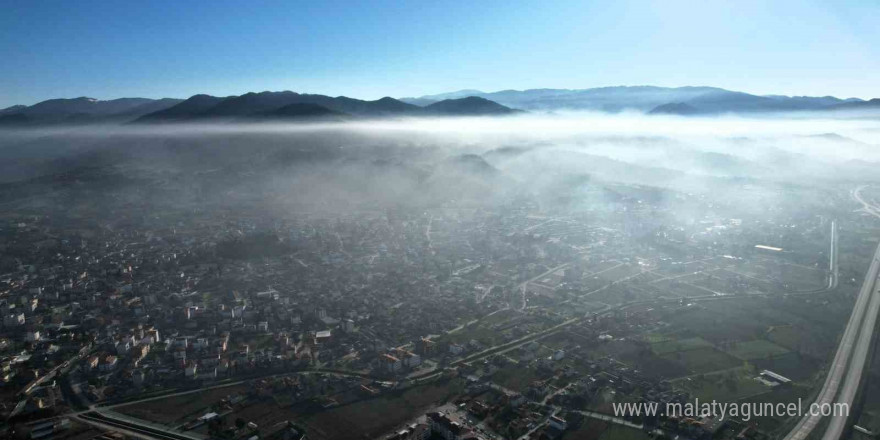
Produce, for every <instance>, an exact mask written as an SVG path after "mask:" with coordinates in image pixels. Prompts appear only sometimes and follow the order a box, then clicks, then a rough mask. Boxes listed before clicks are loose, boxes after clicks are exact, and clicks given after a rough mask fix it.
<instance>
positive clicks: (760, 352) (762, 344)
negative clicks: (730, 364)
mask: <svg viewBox="0 0 880 440" xmlns="http://www.w3.org/2000/svg"><path fill="white" fill-rule="evenodd" d="M727 352H728V353H730V354H731V355H733V356H736V357H737V358H740V359H743V360H747V361H750V360H753V359H767V358H770V357H774V356H780V355H783V354H786V353H788V349H786V348H785V347H781V346H779V345H776V344H774V343H772V342H770V341H767V340H764V339H756V340H754V341H747V342H737V343H736V344H734V345H733V346H731V347H730V348H729V349H728V350H727Z"/></svg>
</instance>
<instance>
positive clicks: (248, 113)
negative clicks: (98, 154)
mask: <svg viewBox="0 0 880 440" xmlns="http://www.w3.org/2000/svg"><path fill="white" fill-rule="evenodd" d="M518 112H520V111H519V110H514V109H511V108H508V107H505V106H503V105H500V104H498V103H496V102H492V101H489V100H487V99H484V98H480V97H462V98H450V99H445V100H439V101H437V102H433V103H431V104H430V105H426V106H417V105H413V104H409V103H406V102H403V101H400V100H397V99H394V98H390V97H385V98H382V99H378V100H375V101H365V100H361V99H354V98H348V97H345V96H339V97H330V96H325V95H314V94H301V93H296V92H291V91H283V92H260V93H253V92H251V93H246V94H244V95H240V96H226V97H218V96H210V95H194V96H192V97H190V98H188V99H185V100H181V99H170V98H165V99H158V100H152V99H146V98H122V99H115V100H110V101H99V100H96V99H92V98H85V97H82V98H74V99H51V100H48V101H43V102H40V103H37V104H34V105H32V106H20V105H17V106H12V107H9V108H6V109H3V110H0V126H33V125H36V126H42V125H47V124H81V123H97V122H124V123H128V122H131V123H168V122H209V121H239V122H255V121H278V120H331V121H338V120H348V119H353V118H384V117H399V116H406V117H419V116H484V115H491V116H498V115H509V114H515V113H518Z"/></svg>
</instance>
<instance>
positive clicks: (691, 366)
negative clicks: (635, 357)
mask: <svg viewBox="0 0 880 440" xmlns="http://www.w3.org/2000/svg"><path fill="white" fill-rule="evenodd" d="M660 357H661V358H663V359H668V360H670V361H673V362H677V363H680V364H681V365H683V366H684V367H685V368H686V369H687V371H688V373H689V374H701V373H709V372H712V371H718V370H727V369H729V368H734V367H736V366H740V365H742V361H741V360H739V359H737V358H735V357H733V356H731V355H729V354H727V353H724V352H721V351H718V350H715V349H714V348H698V349H696V350H688V351H678V352H674V353H668V354H665V355H663V356H660Z"/></svg>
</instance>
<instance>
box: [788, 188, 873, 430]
mask: <svg viewBox="0 0 880 440" xmlns="http://www.w3.org/2000/svg"><path fill="white" fill-rule="evenodd" d="M863 188H864V187H859V188H857V189H856V190H855V191H853V192H852V196H853V198H854V199H856V200H857V201H859V202H860V203H862V205H863V206H864V208H865V211H866V212H868V213H870V214H872V215H874V216H876V217H878V218H880V209H877V207H875V206H873V205H871V204H869V203H867V202H865V201H864V199H863V198H862V197H861V195H860V192H861V190H862V189H863ZM835 246H836V237H835V236H832V258H833V259H835V261H832V276H831V277H832V280H831V282H829V286H830V285H832V284H833V285H836V278H837V267H836V264H835V263H836V257H835V256H836V252H835V251H836V248H835ZM878 273H880V245H878V246H877V250H876V251H875V252H874V257H873V259H872V260H871V265H870V267H869V268H868V272H867V273H866V274H865V281H864V282H863V283H862V288H861V290H860V291H859V296H858V298H856V303H855V305H854V306H853V312H852V315H850V319H849V322H848V323H847V326H846V329H845V330H844V333H843V337H842V338H841V340H840V345H839V346H838V348H837V352H836V353H835V355H834V360H833V361H832V362H831V365H830V367H829V369H828V376H827V377H826V378H825V383H824V384H823V385H822V389H821V390H820V391H819V394H818V396H817V397H816V400H815V402H814V403H815V404H817V405H833V404H835V403H842V404H845V405H847V407H848V408H851V407H852V402H853V398H854V397H855V394H856V392H857V391H858V387H859V383H860V382H861V377H862V370H863V369H864V366H865V360H866V359H867V354H868V351H869V348H870V342H871V339H872V337H873V335H874V328H875V325H876V319H877V312H878V310H880V293H878V292H877V287H876V285H877V277H878ZM835 397H836V398H835ZM822 419H823V416H821V415H814V414H805V415H804V416H803V417H802V418H801V420H799V421H798V423H797V425H795V427H794V429H792V430H791V431H790V432H789V433H788V435H786V436H785V440H804V439H806V438H807V437H808V436H809V435H810V434H811V433H812V432H813V430H814V429H815V428H816V426H817V425H818V424H819V422H820V421H821V420H822ZM828 419H829V423H828V427H827V429H826V431H825V433H824V434H823V436H822V438H823V440H837V439H839V438H840V437H841V435H842V434H843V431H844V429H845V428H846V420H847V417H846V416H845V415H840V414H837V415H833V416H828Z"/></svg>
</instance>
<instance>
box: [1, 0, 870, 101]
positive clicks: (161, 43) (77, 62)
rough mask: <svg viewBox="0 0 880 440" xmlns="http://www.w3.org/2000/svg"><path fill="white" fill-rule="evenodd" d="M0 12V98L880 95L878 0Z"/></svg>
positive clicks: (81, 0) (134, 6) (166, 5)
mask: <svg viewBox="0 0 880 440" xmlns="http://www.w3.org/2000/svg"><path fill="white" fill-rule="evenodd" d="M0 10H2V11H3V12H2V13H0V53H2V59H3V61H4V62H3V67H2V68H0V107H5V106H8V105H12V104H32V103H34V102H37V101H40V100H43V99H48V98H54V97H77V96H91V97H95V98H98V99H110V98H117V97H123V96H145V97H152V98H157V97H164V96H171V97H188V96H190V95H193V94H195V93H209V94H213V95H230V94H240V93H244V92H247V91H262V90H294V91H299V92H311V93H323V94H329V95H334V96H335V95H348V96H353V97H359V98H369V99H374V98H379V97H382V96H386V95H390V96H395V97H402V96H418V95H423V94H432V93H440V92H446V91H453V90H458V89H463V88H474V89H481V90H485V91H495V90H502V89H526V88H542V87H547V88H589V87H600V86H610V85H640V84H652V85H660V86H681V85H712V86H718V87H725V88H729V89H735V90H743V91H748V92H753V93H759V94H769V93H778V94H794V95H836V96H841V97H850V96H858V97H862V98H870V97H880V80H877V78H878V73H877V72H880V26H878V23H880V2H877V1H875V0H863V1H812V0H800V1H788V0H772V1H769V0H764V1H752V0H737V1H707V0H703V1H696V0H695V1H679V0H657V1H651V0H638V1H636V0H616V1H610V0H609V1H589V0H580V1H516V0H505V1H494V0H477V1H474V0H469V1H441V0H432V1H421V0H411V1H382V0H377V1H370V2H367V1H358V2H355V1H351V2H343V1H333V0H311V1H303V2H299V1H286V2H282V1H223V0H210V1H209V0H205V1H196V0H193V1H189V0H185V1H171V0H168V1H165V0H155V1H143V0H140V1H123V0H117V1H100V2H99V1H91V0H78V1H57V2H56V1H51V2H50V1H39V0H28V1H21V0H0Z"/></svg>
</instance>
